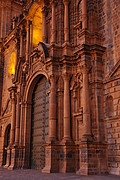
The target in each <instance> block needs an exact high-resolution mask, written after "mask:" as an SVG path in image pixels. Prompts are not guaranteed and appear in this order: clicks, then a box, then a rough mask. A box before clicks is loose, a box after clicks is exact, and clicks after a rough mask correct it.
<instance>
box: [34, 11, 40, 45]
mask: <svg viewBox="0 0 120 180" xmlns="http://www.w3.org/2000/svg"><path fill="white" fill-rule="evenodd" d="M41 41H42V12H41V8H38V9H37V10H36V12H35V14H34V17H33V46H37V45H38V43H39V42H41Z"/></svg>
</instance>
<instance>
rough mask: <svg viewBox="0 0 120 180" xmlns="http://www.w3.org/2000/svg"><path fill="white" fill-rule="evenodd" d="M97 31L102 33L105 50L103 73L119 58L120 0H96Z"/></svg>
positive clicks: (109, 69)
mask: <svg viewBox="0 0 120 180" xmlns="http://www.w3.org/2000/svg"><path fill="white" fill-rule="evenodd" d="M98 10H99V32H100V33H102V35H103V46H105V47H106V48H107V50H106V62H105V74H108V73H109V72H110V71H111V69H112V67H113V66H114V65H115V64H116V63H117V62H118V60H119V59H120V45H119V44H120V18H119V16H120V2H119V1H118V0H98Z"/></svg>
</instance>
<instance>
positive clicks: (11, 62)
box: [8, 52, 16, 75]
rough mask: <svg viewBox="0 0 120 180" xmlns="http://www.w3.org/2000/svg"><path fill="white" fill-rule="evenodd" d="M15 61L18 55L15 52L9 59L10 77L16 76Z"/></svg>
mask: <svg viewBox="0 0 120 180" xmlns="http://www.w3.org/2000/svg"><path fill="white" fill-rule="evenodd" d="M15 59H16V54H15V52H13V53H12V54H11V56H10V58H9V64H8V65H9V66H8V75H12V74H13V75H14V74H15Z"/></svg>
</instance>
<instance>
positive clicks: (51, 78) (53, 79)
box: [49, 74, 57, 83]
mask: <svg viewBox="0 0 120 180" xmlns="http://www.w3.org/2000/svg"><path fill="white" fill-rule="evenodd" d="M49 80H50V83H52V82H56V80H57V76H56V75H54V74H52V75H50V76H49Z"/></svg>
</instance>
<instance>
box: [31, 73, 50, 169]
mask: <svg viewBox="0 0 120 180" xmlns="http://www.w3.org/2000/svg"><path fill="white" fill-rule="evenodd" d="M48 90H49V83H48V81H47V79H46V77H45V76H43V77H42V78H40V80H39V81H38V82H37V84H36V86H35V88H34V91H33V94H32V110H31V150H30V164H31V168H32V169H40V170H41V169H43V168H44V166H45V142H46V141H47V139H48V133H49V97H48V95H47V92H48Z"/></svg>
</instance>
